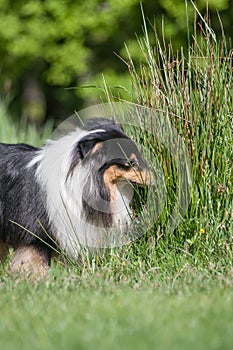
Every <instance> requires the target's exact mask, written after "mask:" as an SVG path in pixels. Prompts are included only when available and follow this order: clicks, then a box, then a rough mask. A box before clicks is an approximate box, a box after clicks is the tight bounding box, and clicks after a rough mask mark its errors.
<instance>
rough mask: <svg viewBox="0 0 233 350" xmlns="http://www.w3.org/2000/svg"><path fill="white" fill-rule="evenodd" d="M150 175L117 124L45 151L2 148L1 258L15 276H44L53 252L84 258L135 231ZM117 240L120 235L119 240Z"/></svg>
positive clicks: (89, 126)
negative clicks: (138, 189)
mask: <svg viewBox="0 0 233 350" xmlns="http://www.w3.org/2000/svg"><path fill="white" fill-rule="evenodd" d="M150 182H151V175H150V173H149V171H148V169H147V163H146V161H145V159H144V158H143V157H142V156H141V154H140V152H139V150H138V147H137V146H136V144H135V143H134V142H133V141H132V140H131V139H130V138H129V137H128V136H127V135H126V134H125V132H124V131H123V129H122V127H121V125H119V124H118V123H117V122H116V121H114V120H110V119H105V118H93V119H89V120H87V121H86V122H85V124H84V125H83V126H82V127H79V128H76V129H75V131H72V132H70V133H69V134H67V135H65V136H63V137H61V138H60V139H58V140H55V141H54V140H49V141H48V142H47V143H46V144H45V145H44V146H42V147H40V148H36V147H32V146H30V145H26V144H3V143H0V258H1V259H2V260H3V259H4V257H5V256H6V254H7V249H8V248H9V247H13V249H14V255H13V259H12V263H11V271H12V272H24V273H30V274H38V275H41V276H43V275H45V274H46V273H47V271H48V269H49V266H50V259H51V255H52V253H53V250H57V247H58V246H59V247H60V249H61V250H62V251H63V252H64V253H65V254H66V255H67V256H68V257H69V258H70V259H72V260H77V259H78V257H79V254H80V250H81V249H82V246H85V245H86V246H88V247H92V248H93V247H94V249H95V248H99V247H103V246H106V242H107V241H106V237H108V235H109V232H111V233H113V234H112V235H110V236H109V237H110V241H109V244H110V245H111V244H112V239H113V238H114V237H116V236H117V235H116V234H115V232H117V231H118V233H119V232H120V236H121V237H123V236H124V234H126V233H127V231H128V230H129V226H130V225H131V222H132V220H133V210H132V208H131V204H132V199H133V196H134V186H133V185H134V184H137V185H148V184H150ZM114 239H115V238H114Z"/></svg>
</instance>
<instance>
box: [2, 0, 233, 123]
mask: <svg viewBox="0 0 233 350" xmlns="http://www.w3.org/2000/svg"><path fill="white" fill-rule="evenodd" d="M141 3H142V6H143V11H144V14H145V18H146V19H147V20H148V23H150V24H151V26H153V25H154V24H155V23H156V28H157V31H158V32H160V33H161V32H162V30H163V29H162V28H163V27H164V38H165V39H166V40H168V41H169V40H170V38H172V42H173V48H174V49H178V48H179V47H180V46H184V47H186V46H187V24H186V6H185V1H184V0H157V1H153V0H146V1H142V2H141ZM187 5H188V6H187V7H188V14H189V19H190V23H192V22H193V17H194V9H193V5H192V3H191V1H190V0H188V1H187ZM196 6H197V7H198V9H199V10H200V12H201V13H205V11H206V0H197V1H196ZM208 6H209V10H208V11H209V12H210V13H211V18H212V27H213V29H214V30H215V31H217V32H221V26H220V23H219V20H218V16H217V12H216V11H219V12H220V16H221V19H222V21H223V23H224V29H225V31H226V35H227V36H230V35H231V29H232V23H231V18H232V17H233V7H232V6H231V0H209V1H208ZM162 22H164V25H162ZM192 31H193V28H190V32H191V33H192ZM151 32H153V28H152V31H151ZM135 33H137V36H138V37H139V38H140V37H141V36H142V35H143V30H142V14H141V9H140V1H138V0H124V1H122V0H106V1H100V0H88V1H86V0H79V1H73V0H64V1H57V0H46V1H40V0H26V1H23V0H18V1H15V0H0V57H1V58H0V69H1V75H0V86H1V91H2V95H3V97H4V98H5V99H6V100H7V101H8V102H9V107H10V109H11V111H12V113H13V115H16V116H19V115H21V114H23V111H24V104H25V98H24V91H25V89H26V87H27V86H28V84H29V83H28V79H29V78H30V79H31V78H33V80H34V86H35V88H36V89H37V90H39V91H40V92H41V94H42V97H43V98H42V97H41V98H40V99H39V103H37V106H36V107H35V106H34V107H33V108H34V110H35V108H36V109H37V113H34V112H32V114H33V113H34V114H38V118H39V119H43V114H47V115H49V116H52V117H63V118H64V117H66V116H67V113H68V114H70V113H72V112H73V110H74V109H80V108H82V107H84V106H85V105H90V104H91V103H93V102H96V101H98V98H99V97H100V95H101V91H100V90H99V89H98V88H94V87H95V86H101V85H103V75H104V77H105V80H106V81H107V84H108V85H109V86H116V85H117V86H118V89H116V91H115V93H116V94H117V95H118V94H121V96H123V97H124V98H127V99H131V86H130V80H129V77H128V74H127V65H126V64H125V63H124V62H123V61H121V60H120V59H119V57H117V56H116V55H115V54H114V52H115V53H116V54H117V55H119V56H120V57H122V58H123V60H124V59H125V58H126V57H127V55H126V50H125V43H126V44H127V47H128V48H129V50H130V52H131V56H132V58H133V59H134V61H135V62H136V63H138V64H139V63H140V62H141V61H143V60H144V57H143V55H142V54H141V51H140V49H139V46H138V44H137V37H136V35H135ZM152 34H153V33H152ZM153 40H154V39H153V36H152V37H151V42H152V43H153ZM84 86H89V88H88V89H87V88H82V87H84ZM91 86H92V88H91ZM120 86H124V87H125V88H126V89H127V90H128V92H126V91H125V89H124V90H123V89H120V88H119V87H120ZM67 87H76V89H74V90H66V89H65V88H67ZM35 93H36V92H35ZM43 99H44V100H45V101H44V100H43ZM38 104H39V106H38ZM43 104H44V105H43ZM38 110H39V111H38Z"/></svg>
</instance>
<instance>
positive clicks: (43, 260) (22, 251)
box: [11, 245, 49, 277]
mask: <svg viewBox="0 0 233 350" xmlns="http://www.w3.org/2000/svg"><path fill="white" fill-rule="evenodd" d="M48 269H49V256H48V254H47V251H44V250H41V249H38V248H37V247H35V246H33V245H29V246H20V247H18V248H17V249H16V250H15V253H14V257H13V260H12V263H11V272H13V273H21V274H25V275H26V276H30V275H32V276H33V275H35V276H37V277H40V276H44V275H46V273H47V271H48Z"/></svg>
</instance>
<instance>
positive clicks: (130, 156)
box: [68, 118, 152, 191]
mask: <svg viewBox="0 0 233 350" xmlns="http://www.w3.org/2000/svg"><path fill="white" fill-rule="evenodd" d="M83 129H84V130H85V131H86V133H85V135H84V136H83V137H82V138H81V139H80V140H79V141H78V142H76V144H75V146H74V148H73V150H72V156H71V158H72V160H71V163H70V168H69V171H68V176H72V174H73V171H74V169H75V168H76V167H77V166H84V167H85V164H92V165H93V166H92V170H93V172H94V174H95V176H96V177H97V181H98V178H102V179H103V182H104V183H103V184H104V186H105V187H106V188H108V189H109V190H110V191H111V189H112V187H114V186H115V185H117V184H119V183H121V182H122V181H128V182H130V183H133V184H138V185H149V184H150V183H151V181H152V180H151V173H150V172H149V171H148V167H147V163H146V161H145V160H144V159H143V157H142V156H141V154H140V152H139V150H138V148H137V146H136V144H135V143H134V142H133V141H132V140H131V139H130V138H129V137H128V136H127V135H126V134H125V133H124V131H123V129H122V127H121V126H120V125H119V124H117V123H116V122H114V121H112V120H108V119H102V118H101V119H91V120H89V121H88V122H87V123H86V124H85V125H84V127H83Z"/></svg>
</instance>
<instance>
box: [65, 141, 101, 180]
mask: <svg viewBox="0 0 233 350" xmlns="http://www.w3.org/2000/svg"><path fill="white" fill-rule="evenodd" d="M97 142H98V140H96V139H93V138H90V137H84V138H83V139H81V140H80V141H78V142H77V143H76V145H75V147H74V148H73V150H72V153H71V163H70V168H69V171H68V173H67V178H68V177H69V176H70V175H72V174H73V171H74V169H75V167H76V166H77V165H78V164H79V163H80V162H81V161H82V160H83V159H85V158H86V157H87V155H88V154H89V152H91V150H92V149H93V148H94V147H95V145H96V143H97Z"/></svg>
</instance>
